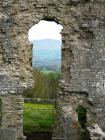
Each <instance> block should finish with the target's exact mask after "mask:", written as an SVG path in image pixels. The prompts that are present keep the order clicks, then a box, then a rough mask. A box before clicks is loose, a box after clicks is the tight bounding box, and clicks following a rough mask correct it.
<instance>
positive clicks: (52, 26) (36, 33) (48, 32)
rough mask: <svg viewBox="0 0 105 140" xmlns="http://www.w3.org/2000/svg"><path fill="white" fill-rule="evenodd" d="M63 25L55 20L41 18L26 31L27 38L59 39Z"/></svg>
mask: <svg viewBox="0 0 105 140" xmlns="http://www.w3.org/2000/svg"><path fill="white" fill-rule="evenodd" d="M62 29H63V26H61V25H60V24H57V23H55V22H49V21H45V20H41V21H40V22H39V23H38V24H36V25H34V26H33V27H32V28H31V29H30V30H29V33H28V36H29V40H30V41H32V40H40V39H55V40H61V34H60V32H61V30H62Z"/></svg>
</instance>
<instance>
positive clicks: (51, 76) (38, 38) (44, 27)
mask: <svg viewBox="0 0 105 140" xmlns="http://www.w3.org/2000/svg"><path fill="white" fill-rule="evenodd" d="M48 20H49V19H47V21H45V20H41V21H40V22H39V23H38V24H36V25H34V26H33V27H32V28H31V29H30V30H29V33H28V36H29V41H30V43H31V44H33V49H32V67H33V78H34V79H35V85H34V86H33V88H32V89H31V90H29V91H27V93H26V94H25V98H29V99H25V101H26V102H25V104H24V108H25V109H24V114H23V117H24V121H23V122H24V131H27V132H35V131H37V132H38V131H45V132H46V131H49V130H52V128H53V126H54V120H55V119H54V116H55V110H54V106H55V104H54V103H55V97H56V94H57V89H58V81H59V78H60V75H61V44H62V39H61V30H62V29H63V27H62V26H61V25H60V24H57V23H56V22H54V21H52V19H51V20H50V21H48ZM27 120H28V121H27ZM26 135H27V134H26ZM39 139H40V140H41V138H40V136H39ZM48 139H49V140H50V138H48Z"/></svg>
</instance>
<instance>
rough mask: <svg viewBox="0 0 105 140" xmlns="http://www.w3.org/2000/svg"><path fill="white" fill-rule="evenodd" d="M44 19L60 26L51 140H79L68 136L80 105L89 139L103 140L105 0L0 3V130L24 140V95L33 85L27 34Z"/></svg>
mask: <svg viewBox="0 0 105 140" xmlns="http://www.w3.org/2000/svg"><path fill="white" fill-rule="evenodd" d="M42 19H44V20H48V21H55V22H57V23H59V24H61V25H62V26H63V30H62V33H61V34H62V68H61V70H62V78H61V81H60V83H59V92H58V94H57V100H56V102H57V117H56V118H57V125H56V127H55V129H54V130H55V131H54V133H53V139H56V140H61V139H62V140H66V139H68V140H74V139H75V140H78V138H74V139H72V137H70V136H71V134H73V132H72V131H71V130H75V129H77V126H78V127H79V124H78V116H77V113H76V108H77V107H78V106H79V105H81V106H83V107H85V108H86V109H87V129H89V131H90V137H91V139H92V140H96V139H97V140H102V139H104V138H103V137H104V136H105V134H104V132H105V0H24V1H22V0H0V98H1V101H2V105H1V109H0V110H1V113H0V114H2V118H1V119H0V120H1V123H0V124H1V128H2V129H3V128H4V129H6V130H8V129H9V128H10V127H12V128H15V129H16V137H17V139H22V138H23V139H24V136H23V128H22V127H23V126H22V122H23V120H22V112H23V109H22V106H23V98H22V93H23V92H24V90H25V89H27V88H30V87H31V86H32V83H33V80H32V66H31V63H32V46H31V44H30V43H29V41H28V31H29V29H30V28H31V27H32V26H33V25H35V24H37V23H38V22H39V21H40V20H42ZM68 124H69V125H68ZM77 124H78V125H77ZM94 126H98V128H99V129H98V130H100V132H99V131H97V130H95V127H94ZM93 129H94V131H93ZM93 132H94V133H93ZM96 134H97V135H96ZM67 135H68V136H67ZM11 140H12V139H11Z"/></svg>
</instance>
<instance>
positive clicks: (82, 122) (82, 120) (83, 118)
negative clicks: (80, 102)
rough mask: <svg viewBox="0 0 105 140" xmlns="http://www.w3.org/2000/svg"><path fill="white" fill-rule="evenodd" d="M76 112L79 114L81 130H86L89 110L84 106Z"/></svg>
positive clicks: (79, 107)
mask: <svg viewBox="0 0 105 140" xmlns="http://www.w3.org/2000/svg"><path fill="white" fill-rule="evenodd" d="M76 112H77V114H78V121H79V123H80V125H81V128H85V126H86V122H87V118H86V117H87V116H86V115H87V110H86V109H85V108H84V107H82V106H78V108H77V109H76Z"/></svg>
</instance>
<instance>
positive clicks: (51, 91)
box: [25, 69, 60, 99]
mask: <svg viewBox="0 0 105 140" xmlns="http://www.w3.org/2000/svg"><path fill="white" fill-rule="evenodd" d="M33 77H34V79H35V84H34V86H33V88H32V89H30V90H27V92H26V93H25V98H42V99H54V98H55V96H56V93H57V88H58V81H59V79H60V72H54V73H52V72H48V71H43V72H41V71H39V70H37V69H34V71H33Z"/></svg>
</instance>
